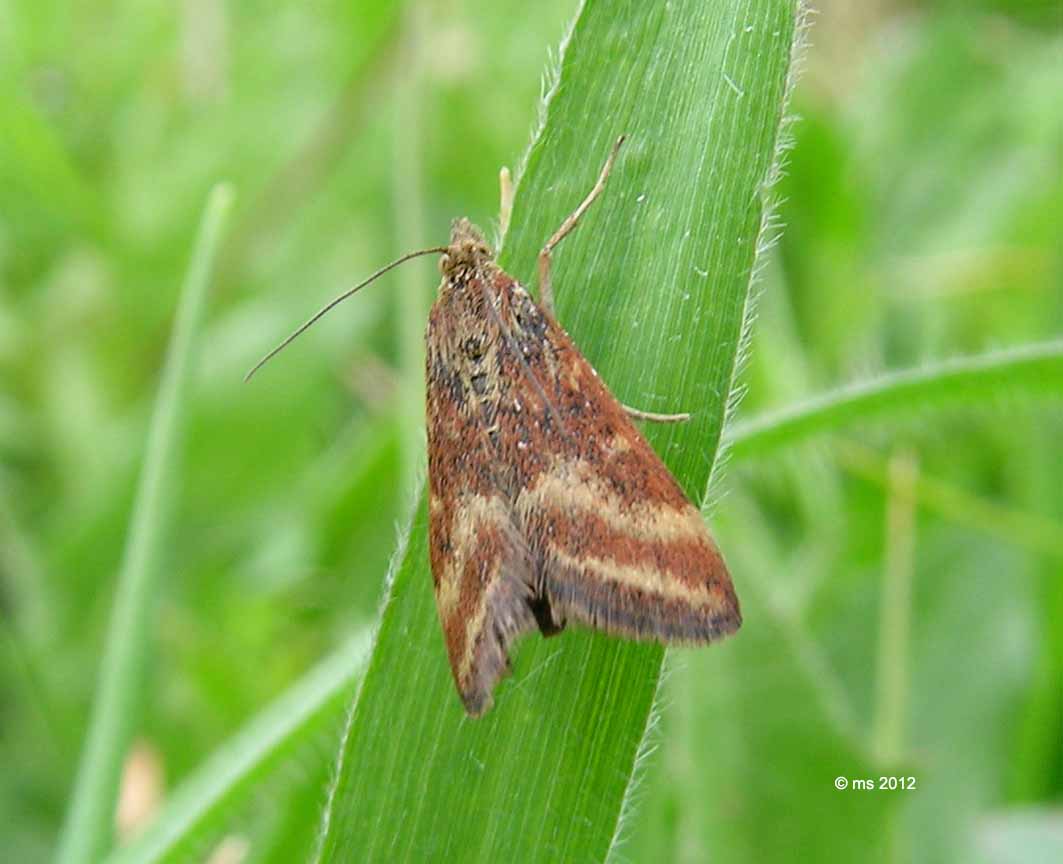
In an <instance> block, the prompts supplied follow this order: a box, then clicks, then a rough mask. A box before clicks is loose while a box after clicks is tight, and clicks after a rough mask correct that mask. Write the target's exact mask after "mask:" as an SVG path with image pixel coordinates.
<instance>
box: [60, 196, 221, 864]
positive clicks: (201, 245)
mask: <svg viewBox="0 0 1063 864" xmlns="http://www.w3.org/2000/svg"><path fill="white" fill-rule="evenodd" d="M231 204H232V191H231V190H230V189H229V187H228V186H217V187H215V188H214V189H213V191H212V192H211V194H210V198H209V199H208V201H207V206H206V209H205V211H204V214H203V218H202V221H201V223H200V227H199V235H198V237H197V240H196V245H195V250H194V252H193V255H192V261H191V264H190V265H189V269H188V273H187V275H186V277H185V282H184V286H183V288H182V289H181V297H180V301H179V306H178V309H177V318H176V320H175V322H174V328H173V335H172V337H171V341H170V347H169V350H168V353H167V356H166V364H165V367H164V368H163V372H162V380H161V383H160V385H159V393H158V397H157V398H156V401H155V410H154V413H153V415H152V418H151V427H150V429H149V431H148V439H147V449H146V452H145V456H144V465H143V468H142V470H141V475H140V484H139V488H138V489H137V496H136V500H135V502H134V505H133V514H132V521H131V524H130V527H129V533H128V534H127V537H126V546H125V552H124V556H123V559H122V567H121V571H120V572H119V574H118V581H117V585H116V589H115V599H114V607H113V610H112V613H111V621H110V625H109V627H108V632H107V643H106V646H105V649H104V655H103V662H102V665H101V668H100V678H99V684H98V687H97V691H96V700H95V704H94V705H93V710H92V717H91V720H90V724H89V731H88V736H87V738H86V740H85V745H84V748H83V751H82V757H81V764H80V766H79V769H78V775H77V780H76V784H75V786H74V793H73V798H72V799H71V803H70V808H69V810H68V812H67V819H66V824H65V825H64V828H63V833H62V836H61V838H60V844H59V851H58V856H57V860H58V861H59V862H62V864H82V862H95V861H98V860H99V859H100V857H101V856H102V855H103V854H104V853H105V852H106V851H107V849H108V847H109V846H110V843H111V836H112V832H113V825H114V807H115V801H116V797H117V792H118V783H119V779H120V775H121V771H122V762H123V760H124V758H125V754H126V750H127V748H128V746H129V741H130V736H131V734H132V730H133V727H134V724H135V722H136V717H137V716H138V714H139V710H138V709H139V704H138V703H139V700H140V691H141V688H142V681H141V673H142V669H143V664H144V660H145V657H146V655H147V654H148V652H149V650H150V636H151V619H152V616H151V611H152V600H153V596H154V591H155V586H156V583H157V577H158V568H157V565H158V561H157V558H158V548H159V543H160V539H161V535H162V530H163V523H164V521H165V520H164V516H165V508H166V506H167V501H168V499H169V498H170V497H171V495H172V491H171V490H172V480H173V473H174V461H175V458H176V449H177V438H178V435H179V433H180V426H181V416H182V413H183V409H184V404H183V403H184V399H185V392H186V390H187V386H188V379H189V377H190V374H191V366H192V363H191V359H192V355H193V351H194V348H195V343H196V338H197V335H198V333H199V330H200V324H201V321H202V317H203V308H204V306H205V305H206V296H207V287H208V284H209V281H210V278H209V277H210V272H211V268H212V266H213V263H214V259H215V256H216V254H217V250H218V243H219V240H220V237H221V233H222V228H223V226H224V223H225V218H226V215H227V213H228V211H229V208H230V206H231Z"/></svg>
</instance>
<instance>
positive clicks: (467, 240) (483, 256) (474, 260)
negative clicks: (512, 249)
mask: <svg viewBox="0 0 1063 864" xmlns="http://www.w3.org/2000/svg"><path fill="white" fill-rule="evenodd" d="M493 259H494V254H493V253H492V252H491V247H490V246H488V245H487V241H486V240H484V235H483V234H481V233H480V229H479V228H477V227H476V226H475V225H473V224H472V222H470V221H469V220H468V219H455V220H454V224H453V225H451V228H450V245H449V246H448V247H447V251H446V252H444V253H443V255H442V257H441V258H440V259H439V270H440V272H441V273H442V274H443V276H444V277H445V278H446V279H448V280H450V281H453V280H454V279H455V278H456V277H458V276H459V274H460V273H462V272H468V271H470V270H476V269H479V268H480V267H482V266H483V265H484V264H485V263H487V262H490V261H492V260H493Z"/></svg>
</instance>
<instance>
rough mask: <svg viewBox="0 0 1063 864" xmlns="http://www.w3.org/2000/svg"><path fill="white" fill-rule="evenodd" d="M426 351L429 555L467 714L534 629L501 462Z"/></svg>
mask: <svg viewBox="0 0 1063 864" xmlns="http://www.w3.org/2000/svg"><path fill="white" fill-rule="evenodd" d="M434 348H435V346H434V345H433V343H432V341H431V340H429V345H428V354H429V356H428V376H427V377H428V423H427V433H428V477H429V496H428V498H429V521H428V536H429V552H430V557H431V564H432V579H433V582H434V584H435V597H436V608H437V611H438V613H439V620H440V624H441V625H442V628H443V637H444V642H445V643H446V649H447V656H448V659H449V661H450V668H451V672H452V673H453V675H454V682H455V684H456V685H457V689H458V693H459V695H460V696H461V700H462V702H463V703H464V705H465V710H466V711H467V712H468V713H469V714H471V715H473V716H478V715H480V714H483V713H484V712H485V711H487V710H488V709H489V708H490V707H491V704H492V697H491V692H492V690H493V689H494V686H495V684H496V683H497V682H498V680H499V678H501V677H502V676H503V675H504V674H506V673H507V672H508V671H509V658H508V655H507V649H508V646H509V645H510V643H511V642H512V641H513V640H514V639H516V638H517V636H519V635H520V634H522V633H525V632H527V631H529V630H532V629H534V627H535V616H534V614H533V612H532V605H533V590H532V584H533V575H532V565H531V554H530V550H529V548H528V545H527V543H526V542H525V541H524V540H523V539H522V538H521V536H520V534H519V532H518V530H517V528H516V526H515V524H514V521H513V516H512V505H511V500H510V498H509V496H508V495H506V494H505V493H504V488H505V487H506V486H507V485H508V483H510V482H511V481H512V478H506V477H504V476H501V473H500V472H504V471H505V469H506V466H505V465H504V463H501V462H500V461H499V459H498V456H497V452H496V449H495V445H494V444H493V443H492V441H491V439H490V437H489V434H488V431H487V429H486V428H485V424H484V422H483V418H482V416H481V415H480V413H479V410H478V406H477V405H476V403H475V402H474V401H472V400H469V399H467V398H465V396H462V389H461V381H460V377H459V374H458V372H457V370H455V369H453V368H448V367H447V366H446V365H445V364H444V363H442V362H440V357H439V356H438V354H437V353H436V352H435V350H434Z"/></svg>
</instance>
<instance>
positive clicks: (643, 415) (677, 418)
mask: <svg viewBox="0 0 1063 864" xmlns="http://www.w3.org/2000/svg"><path fill="white" fill-rule="evenodd" d="M620 407H621V408H623V409H624V410H625V411H626V412H627V415H628V417H630V418H631V419H632V420H648V421H649V422H651V423H686V421H687V420H689V419H690V415H689V414H656V413H654V412H653V411H640V410H639V409H638V408H632V407H630V406H628V405H623V404H622V405H621V406H620Z"/></svg>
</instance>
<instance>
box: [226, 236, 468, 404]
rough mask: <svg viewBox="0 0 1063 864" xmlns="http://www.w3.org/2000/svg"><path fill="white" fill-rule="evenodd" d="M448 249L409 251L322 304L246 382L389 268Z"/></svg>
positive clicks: (443, 247)
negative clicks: (331, 311)
mask: <svg viewBox="0 0 1063 864" xmlns="http://www.w3.org/2000/svg"><path fill="white" fill-rule="evenodd" d="M446 251H447V247H446V246H433V247H432V248H430V249H418V250H417V251H416V252H407V253H406V254H405V255H403V256H402V257H401V258H396V259H395V260H394V261H392V262H391V263H390V264H387V265H385V266H383V267H381V268H380V269H379V270H377V271H376V272H375V273H374V274H373V275H371V276H370V277H368V278H367V279H363V280H362V281H361V282H359V283H358V284H357V285H355V286H354V287H353V288H348V289H347V290H346V291H344V292H343V293H342V294H340V296H339V297H336V298H335V299H333V300H330V301H329V302H328V303H326V304H325V305H324V306H322V307H321V308H320V309H318V310H317V312H315V313H314V314H313V315H311V316H310V318H309V319H307V321H306V322H305V323H304V324H302V325H301V326H300V327H298V328H297V329H296V330H295V331H294V332H292V334H291V335H290V336H288V338H287V339H285V340H284V341H283V342H281V343H280V344H279V345H278V346H277V347H276V348H274V349H273V350H272V351H270V352H269V353H268V354H267V355H266V356H265V357H263V358H262V359H261V360H259V361H258V362H257V363H256V364H255V365H254V366H252V367H251V371H249V372H248V373H247V374H246V375H245V376H244V383H245V384H246V383H247V382H248V381H250V380H251V377H252V376H253V375H254V374H255V373H256V372H257V371H258V370H259V369H261V368H262V367H263V366H264V365H265V364H266V363H267V362H268V361H270V360H272V359H273V358H274V357H276V356H277V355H278V354H280V352H281V351H283V350H284V349H285V348H287V347H288V346H289V345H291V344H292V342H294V341H295V339H296V338H297V337H299V336H300V335H302V334H303V333H305V332H306V331H307V330H309V329H310V327H312V326H313V325H314V324H316V323H317V322H318V321H319V320H320V319H321V318H323V317H324V316H325V314H326V313H328V312H329V311H330V310H331V309H332V308H333V307H335V306H338V305H339V304H340V303H342V302H343V301H344V300H346V299H347V298H348V297H350V296H351V295H352V294H354V293H356V292H358V291H361V290H362V289H363V288H364V287H365V286H366V285H368V284H369V283H370V282H375V281H376V280H377V279H379V278H380V277H381V276H383V275H384V274H385V273H387V272H388V271H389V270H392V269H394V268H395V267H398V266H399V265H400V264H404V263H406V262H407V261H409V260H410V259H411V258H418V257H420V256H421V255H439V254H442V253H444V252H446Z"/></svg>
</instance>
